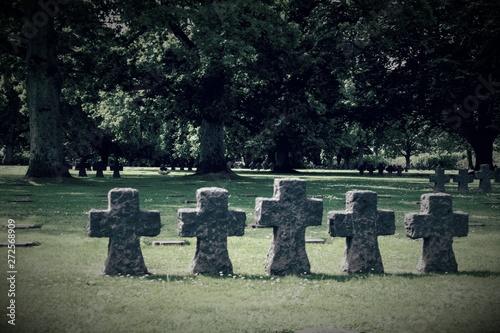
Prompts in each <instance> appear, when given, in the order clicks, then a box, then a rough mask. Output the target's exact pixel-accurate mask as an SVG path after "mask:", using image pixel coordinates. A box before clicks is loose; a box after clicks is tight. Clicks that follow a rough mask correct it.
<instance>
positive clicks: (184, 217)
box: [177, 208, 201, 237]
mask: <svg viewBox="0 0 500 333" xmlns="http://www.w3.org/2000/svg"><path fill="white" fill-rule="evenodd" d="M177 218H178V221H179V229H178V233H179V236H181V237H198V236H200V235H201V232H200V230H199V229H200V228H199V225H198V218H199V216H198V211H197V210H196V209H194V208H181V209H179V210H177Z"/></svg>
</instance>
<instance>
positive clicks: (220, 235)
mask: <svg viewBox="0 0 500 333" xmlns="http://www.w3.org/2000/svg"><path fill="white" fill-rule="evenodd" d="M228 198H229V195H228V192H227V190H225V189H223V188H217V187H203V188H200V189H198V190H197V191H196V201H197V207H196V208H181V209H179V210H178V211H177V217H178V221H179V229H178V230H179V236H181V237H196V252H195V255H194V258H193V260H192V263H191V265H192V268H193V273H194V274H196V273H199V274H210V275H216V274H220V273H221V272H222V273H223V274H233V265H232V263H231V260H230V259H229V253H228V251H227V237H229V236H243V234H244V233H245V221H246V214H245V212H244V211H242V210H228V207H229V204H228Z"/></svg>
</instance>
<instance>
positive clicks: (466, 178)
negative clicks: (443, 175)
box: [451, 169, 474, 193]
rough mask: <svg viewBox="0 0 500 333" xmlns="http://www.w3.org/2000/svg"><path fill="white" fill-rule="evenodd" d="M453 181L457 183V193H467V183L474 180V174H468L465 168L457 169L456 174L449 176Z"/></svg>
mask: <svg viewBox="0 0 500 333" xmlns="http://www.w3.org/2000/svg"><path fill="white" fill-rule="evenodd" d="M451 177H452V178H453V181H454V182H455V183H458V193H468V192H469V183H472V182H473V181H474V176H472V175H469V173H468V172H467V169H459V170H458V175H453V176H451Z"/></svg>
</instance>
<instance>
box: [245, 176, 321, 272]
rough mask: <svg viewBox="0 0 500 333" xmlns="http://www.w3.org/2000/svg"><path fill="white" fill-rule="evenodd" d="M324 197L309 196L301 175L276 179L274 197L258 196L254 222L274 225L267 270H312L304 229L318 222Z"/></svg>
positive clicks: (266, 225) (267, 225)
mask: <svg viewBox="0 0 500 333" xmlns="http://www.w3.org/2000/svg"><path fill="white" fill-rule="evenodd" d="M322 217H323V201H322V200H320V199H308V198H307V197H306V182H305V181H304V180H301V179H293V178H291V179H275V180H274V196H273V198H256V199H255V223H256V224H257V225H260V226H265V227H272V228H273V241H272V244H271V247H270V249H269V252H268V254H267V263H266V267H265V270H266V272H267V273H268V274H271V275H288V274H309V273H310V272H311V265H310V263H309V258H308V257H307V253H306V247H305V230H306V227H308V226H319V225H321V220H322Z"/></svg>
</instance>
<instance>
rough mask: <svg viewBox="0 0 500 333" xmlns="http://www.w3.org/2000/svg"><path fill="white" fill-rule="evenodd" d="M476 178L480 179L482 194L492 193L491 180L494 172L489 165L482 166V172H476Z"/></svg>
mask: <svg viewBox="0 0 500 333" xmlns="http://www.w3.org/2000/svg"><path fill="white" fill-rule="evenodd" d="M476 178H477V179H479V189H478V190H479V192H480V193H490V192H491V191H492V189H491V179H492V178H493V172H491V170H490V165H489V164H481V170H480V171H476Z"/></svg>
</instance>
